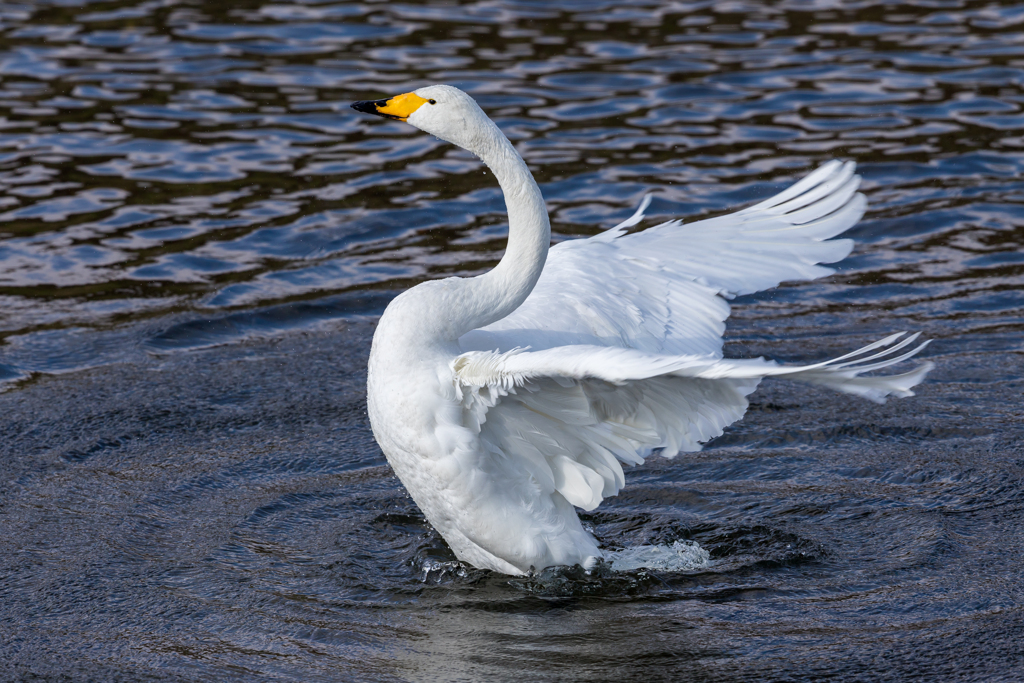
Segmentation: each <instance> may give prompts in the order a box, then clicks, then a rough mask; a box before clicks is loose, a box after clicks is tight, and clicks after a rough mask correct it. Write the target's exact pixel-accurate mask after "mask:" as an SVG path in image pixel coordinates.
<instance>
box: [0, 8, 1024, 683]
mask: <svg viewBox="0 0 1024 683" xmlns="http://www.w3.org/2000/svg"><path fill="white" fill-rule="evenodd" d="M0 81H2V82H0V188H2V194H0V390H2V393H0V415H2V418H0V679H3V680H46V681H49V680H123V681H139V680H155V681H163V680H190V681H191V680H208V681H227V680H239V681H241V680H254V679H263V680H283V681H506V680H509V681H574V680H579V681H643V682H649V681H687V680H694V681H719V680H720V681H735V680H742V681H757V680H772V681H784V680H825V679H834V680H842V681H848V680H898V681H907V680H928V681H934V680H942V681H960V680H963V681H974V680H977V681H994V680H1020V678H1021V677H1022V676H1024V673H1022V672H1024V654H1022V652H1024V650H1022V648H1021V643H1022V642H1024V582H1022V580H1021V579H1022V561H1021V557H1022V552H1024V428H1022V426H1021V421H1022V420H1021V418H1022V414H1024V410H1022V405H1024V404H1022V399H1021V392H1022V390H1024V380H1022V379H1021V376H1022V370H1024V343H1022V332H1024V322H1022V319H1021V310H1022V307H1024V251H1022V250H1021V242H1022V240H1024V181H1022V180H1021V176H1022V171H1024V137H1022V134H1024V8H1022V7H1021V6H1019V5H1014V4H1010V3H1006V4H999V3H992V2H966V1H963V2H959V1H956V0H926V1H922V2H918V3H904V4H899V3H894V2H871V1H864V2H841V3H840V2H826V1H819V2H814V1H807V2H799V1H795V0H794V1H792V2H772V3H753V2H750V3H748V2H739V1H738V2H717V3H713V2H644V1H642V0H638V1H635V2H628V3H627V2H617V3H611V2H601V1H597V0H595V1H583V0H570V1H567V2H559V3H552V2H540V1H539V0H537V1H532V2H527V1H523V2H501V1H498V0H495V1H485V0H481V1H479V2H467V3H462V4H455V3H439V2H431V3H424V4H416V3H413V2H408V3H398V2H391V3H384V2H362V3H336V2H332V0H310V1H308V2H285V1H281V2H277V3H275V2H270V1H264V0H237V1H235V2H230V3H212V2H206V3H203V2H199V1H198V0H146V1H143V2H140V1H137V0H115V1H113V2H92V3H90V2H69V1H65V0H36V1H34V2H24V3H19V2H4V3H2V4H0ZM436 82H441V83H450V84H453V85H457V86H459V87H461V88H463V89H465V90H467V91H469V92H470V93H471V94H473V96H474V97H476V98H477V100H478V101H479V102H480V104H481V106H483V108H484V109H485V110H486V111H487V112H488V114H489V115H490V116H492V117H493V118H494V119H495V120H496V121H497V122H498V124H499V125H500V126H501V128H502V129H503V130H504V131H505V132H506V133H507V134H508V135H509V137H510V138H511V139H512V140H513V141H514V142H515V144H516V146H517V147H518V149H519V150H520V152H521V153H522V155H523V156H524V158H525V159H526V161H527V162H528V164H529V165H530V167H531V168H532V170H533V171H534V173H535V174H536V176H537V179H538V181H539V182H540V185H541V188H542V190H543V192H544V195H545V197H546V199H547V202H548V206H549V209H550V212H551V216H552V226H553V230H554V232H555V239H556V240H566V239H573V238H576V237H581V236H587V235H592V234H595V233H597V232H598V231H600V230H602V229H604V228H607V227H609V226H611V225H613V224H615V223H616V222H617V221H619V220H621V219H623V218H625V217H626V216H628V215H630V214H631V213H632V211H633V209H634V207H635V206H636V205H637V204H638V202H639V201H640V199H641V197H642V196H643V195H644V193H646V192H649V191H651V192H654V193H655V196H654V200H653V203H652V205H651V210H650V212H649V222H648V224H653V223H654V222H657V221H659V220H663V219H665V218H668V217H673V218H675V217H678V218H684V219H687V220H693V219H697V218H700V217H702V216H708V215H717V214H719V213H722V212H724V211H726V210H727V209H729V208H732V207H739V206H742V205H744V204H745V203H749V202H752V201H754V200H755V199H762V198H766V197H767V196H769V195H770V194H772V193H773V192H775V191H777V190H779V189H780V188H782V187H783V186H785V185H786V184H787V183H789V182H791V181H792V180H793V179H794V178H797V177H799V176H801V175H803V174H805V173H807V172H808V171H809V170H811V169H813V168H814V167H816V166H817V165H819V164H821V163H823V162H824V161H826V160H829V159H833V158H841V159H853V160H855V161H857V162H858V164H859V170H860V173H861V174H862V175H863V177H864V185H863V190H864V192H865V193H866V194H867V196H868V199H869V202H870V208H869V211H868V213H867V215H866V217H865V218H864V220H863V221H862V222H861V223H860V224H859V225H857V226H856V227H855V228H853V229H852V230H851V231H850V232H849V233H848V236H850V237H852V238H854V239H855V240H856V241H857V245H858V246H857V249H856V250H855V251H854V253H853V255H852V256H851V257H849V258H848V259H846V260H845V261H843V262H842V263H840V264H838V267H839V272H838V273H837V274H836V275H834V276H832V277H829V278H826V279H824V280H821V281H817V282H814V283H799V284H787V285H784V286H782V287H780V288H778V289H776V290H773V291H771V292H767V293H763V294H760V295H757V296H753V297H745V298H743V299H741V300H738V301H737V305H736V306H735V307H734V313H733V317H732V318H731V319H730V327H729V331H728V333H727V344H726V351H727V355H731V356H754V355H767V356H770V357H773V358H776V359H779V360H783V361H795V360H821V359H824V358H826V357H830V356H834V355H839V354H841V353H843V352H845V351H848V350H850V349H852V348H855V347H857V346H858V345H861V344H863V343H867V342H868V341H871V340H873V339H875V338H878V337H880V336H883V335H884V334H886V333H889V332H894V331H899V330H920V331H922V332H924V334H925V335H926V336H927V337H930V338H932V339H934V340H935V341H934V342H933V344H932V345H931V346H930V347H929V348H928V350H927V351H926V352H925V356H926V357H927V358H929V359H930V360H932V361H934V362H935V363H936V365H937V367H936V369H935V371H934V372H933V373H932V374H931V376H930V377H929V379H928V380H927V381H926V382H925V384H923V385H922V386H921V387H920V388H919V391H918V396H917V397H915V398H912V399H905V400H897V401H891V402H890V403H888V404H887V405H885V406H876V405H874V404H870V403H867V402H865V401H858V400H856V399H852V398H850V397H845V396H840V395H837V394H834V393H830V392H827V391H824V390H816V389H809V388H807V387H805V386H799V385H792V384H786V383H775V384H766V385H764V386H763V388H762V389H761V390H759V391H758V393H757V394H755V395H754V396H753V397H752V404H751V409H750V412H749V413H748V415H747V417H746V418H745V419H744V420H743V421H742V422H740V423H738V424H736V425H735V426H734V427H732V428H730V429H729V430H728V431H727V432H726V434H725V435H723V436H722V437H721V438H719V439H717V440H715V441H713V442H712V443H711V444H709V446H708V447H707V449H706V450H705V451H704V452H703V453H701V454H697V455H693V456H685V457H680V458H677V459H675V460H671V461H670V460H664V459H659V458H652V459H650V460H649V461H648V463H647V464H646V465H644V466H642V467H639V468H636V469H633V470H631V471H630V472H628V474H627V486H626V488H625V489H624V491H623V492H622V493H621V494H620V495H619V496H617V497H615V498H613V499H610V500H608V501H606V503H605V504H604V505H602V507H601V508H599V509H598V510H597V511H596V512H594V513H591V514H587V515H585V520H586V523H587V524H589V525H590V526H591V527H592V528H593V529H594V531H595V533H596V534H597V535H598V537H599V538H600V539H601V540H602V542H603V543H604V544H605V546H606V547H608V548H609V549H621V548H635V547H637V546H644V545H662V546H665V547H670V546H671V545H672V544H674V543H678V544H680V545H678V546H677V547H688V548H689V547H696V546H699V547H700V548H702V549H704V550H706V551H707V553H708V554H709V556H710V560H709V561H708V562H704V563H695V564H694V565H693V566H692V567H690V568H689V569H685V570H682V571H674V570H664V569H654V570H634V571H628V572H612V571H610V570H608V569H607V568H605V569H603V570H600V571H598V572H596V573H593V574H585V573H583V572H582V571H580V570H570V569H565V570H552V571H548V572H545V573H544V574H542V575H539V576H532V577H529V578H515V579H513V578H510V577H505V576H500V575H496V574H492V573H488V572H483V571H478V570H475V569H472V568H468V567H465V566H462V565H460V564H458V563H457V562H454V561H453V556H452V554H451V552H450V551H449V550H448V549H447V548H446V546H445V544H444V542H443V541H442V540H441V539H440V537H439V536H438V535H437V534H436V533H434V532H433V531H432V530H431V529H430V527H429V526H428V525H427V524H426V522H425V520H424V519H423V517H422V516H421V515H420V513H419V512H418V510H417V509H416V507H415V505H414V504H413V502H412V501H411V499H410V498H409V497H408V496H407V495H406V494H405V492H404V490H403V489H402V487H401V485H400V483H399V482H398V480H397V479H396V478H395V477H394V476H393V475H392V474H391V471H390V470H389V469H388V467H387V465H386V462H385V461H384V458H383V456H382V454H381V452H380V450H379V449H378V448H377V446H376V444H375V443H374V441H373V437H372V435H371V433H370V430H369V426H368V423H367V419H366V414H365V405H364V401H365V390H364V382H365V370H364V368H365V360H366V356H367V353H368V350H369V343H370V339H371V336H372V333H373V324H374V320H375V318H376V316H377V315H379V314H380V312H381V311H382V310H383V308H384V306H386V305H387V302H388V301H389V300H390V299H391V298H392V297H393V296H394V295H395V294H396V293H397V292H399V291H401V290H403V289H404V288H407V287H409V286H411V285H413V284H415V283H417V282H420V281H423V280H425V279H430V278H437V277H444V276H448V275H451V274H457V275H469V274H475V273H479V272H482V271H483V270H485V269H487V268H489V267H490V266H492V265H493V264H494V263H495V262H496V261H497V259H498V258H499V257H500V254H501V251H502V248H503V240H504V235H505V232H506V225H505V222H504V221H505V217H504V214H503V202H502V198H501V195H500V193H499V191H498V189H497V187H496V184H495V182H494V179H493V177H492V176H491V175H490V174H489V173H488V172H486V171H485V170H484V168H483V167H482V165H481V164H480V162H478V161H477V160H476V159H474V158H473V157H471V156H470V155H468V154H467V153H465V152H463V151H461V150H458V149H454V148H452V147H450V146H448V145H446V144H444V143H441V142H439V141H437V140H436V139H433V138H431V137H430V136H427V135H425V134H422V133H420V132H418V131H416V130H414V129H413V128H411V127H409V126H407V125H405V124H402V123H399V122H394V121H387V120H382V119H376V118H373V117H369V116H365V115H361V114H358V113H356V112H354V111H352V110H350V109H349V108H348V105H349V104H350V103H351V102H352V101H354V100H364V99H373V98H378V97H382V96H385V95H392V94H397V93H401V92H405V91H408V90H410V89H414V88H416V87H418V86H421V85H426V84H429V83H436ZM692 544H696V546H693V545H692Z"/></svg>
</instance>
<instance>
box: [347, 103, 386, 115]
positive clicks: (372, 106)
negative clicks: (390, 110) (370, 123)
mask: <svg viewBox="0 0 1024 683" xmlns="http://www.w3.org/2000/svg"><path fill="white" fill-rule="evenodd" d="M385 102H387V100H377V101H373V100H368V101H364V102H353V103H352V108H353V109H355V110H356V111H361V112H363V113H364V114H376V115H377V116H380V114H379V113H378V111H377V107H378V106H380V107H383V106H384V103H385Z"/></svg>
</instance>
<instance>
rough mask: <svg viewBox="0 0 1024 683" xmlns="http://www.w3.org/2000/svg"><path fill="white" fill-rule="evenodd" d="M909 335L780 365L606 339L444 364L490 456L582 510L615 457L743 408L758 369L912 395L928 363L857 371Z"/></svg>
mask: <svg viewBox="0 0 1024 683" xmlns="http://www.w3.org/2000/svg"><path fill="white" fill-rule="evenodd" d="M917 336H918V335H910V336H905V335H903V334H896V335H892V336H890V337H887V338H885V339H882V340H880V341H878V342H875V343H874V344H870V345H868V346H866V347H864V348H862V349H859V350H858V351H855V352H853V353H851V354H847V355H846V356H842V357H840V358H836V359H833V360H830V361H826V362H823V363H816V364H813V365H805V366H795V367H787V366H783V365H779V364H777V363H775V362H773V361H766V360H763V359H750V360H723V359H721V358H718V357H716V356H714V355H667V354H652V353H648V352H644V351H639V350H636V349H628V348H621V347H606V346H587V345H576V346H562V347H554V348H550V349H543V350H538V351H524V350H519V349H513V350H511V351H507V352H496V351H470V352H467V353H463V354H461V355H460V356H458V357H457V358H456V359H455V360H454V361H453V362H452V371H453V373H454V377H455V383H456V389H457V392H456V393H457V395H458V398H459V399H460V400H461V402H462V407H463V418H464V424H465V425H466V426H467V427H469V428H470V429H473V430H474V431H476V432H477V433H478V434H479V438H480V442H481V444H482V446H483V447H484V449H485V450H486V451H487V452H489V453H490V454H491V456H492V457H495V458H502V459H504V460H505V461H506V462H507V463H509V464H514V465H515V466H517V467H519V468H521V469H522V471H523V472H524V474H528V475H529V476H530V477H532V478H533V479H534V480H535V481H536V482H537V485H538V486H539V487H540V489H541V490H542V491H543V492H544V493H547V494H551V493H553V492H556V491H557V492H558V493H560V494H561V495H562V496H564V497H565V498H566V500H568V501H569V502H570V503H572V504H573V505H576V506H577V507H580V508H583V509H585V510H592V509H594V508H595V507H597V506H598V505H599V504H600V502H601V501H602V500H603V499H604V498H605V497H607V496H612V495H615V494H616V493H618V491H619V489H620V488H621V487H622V486H623V485H624V483H625V478H624V474H623V470H622V463H630V464H640V463H642V462H643V461H644V458H645V457H646V456H648V455H650V454H651V453H652V452H653V451H654V450H655V449H661V453H662V455H666V456H669V457H672V456H674V455H676V454H678V453H680V452H691V451H697V450H700V448H701V445H702V444H703V443H704V442H706V441H708V440H709V439H712V438H714V437H716V436H719V435H720V434H721V433H722V431H723V430H724V429H725V427H726V426H727V425H729V424H730V423H732V422H734V421H736V420H738V419H739V418H740V417H742V416H743V413H744V412H745V411H746V408H747V398H746V397H747V396H748V395H749V394H750V393H751V392H753V391H754V389H756V388H757V385H758V383H759V382H760V380H761V379H762V378H764V377H770V376H776V377H786V378H789V379H796V380H800V381H805V382H810V383H813V384H820V385H824V386H828V387H831V388H833V389H837V390H839V391H843V392H846V393H851V394H855V395H859V396H863V397H865V398H868V399H871V400H874V401H879V402H881V401H884V400H885V397H886V396H889V395H897V396H912V395H913V392H912V391H911V387H913V386H914V385H916V384H917V383H919V382H920V381H921V380H922V379H923V378H924V376H925V374H926V373H927V372H928V371H929V370H930V369H931V364H930V363H923V364H921V365H919V366H918V367H917V368H915V369H914V370H912V371H910V372H906V373H902V374H897V375H886V376H864V373H865V372H869V371H873V370H878V369H881V368H885V367H888V366H890V365H893V364H895V363H898V362H900V361H903V360H906V359H907V358H909V357H911V356H913V355H914V354H916V353H917V352H919V351H920V350H921V349H922V348H924V346H925V345H926V344H927V342H925V343H924V344H920V345H918V346H916V347H913V348H910V349H909V350H907V349H908V347H911V345H913V343H914V342H915V341H916V340H917Z"/></svg>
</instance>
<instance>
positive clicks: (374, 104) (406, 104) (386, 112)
mask: <svg viewBox="0 0 1024 683" xmlns="http://www.w3.org/2000/svg"><path fill="white" fill-rule="evenodd" d="M426 103H427V100H425V99H423V98H422V97H420V96H419V95H417V94H416V93H414V92H407V93H405V94H404V95H395V96H394V97H392V98H391V99H389V100H368V101H366V102H356V103H354V104H353V105H352V108H353V109H355V110H356V111H361V112H364V113H367V114H376V115H377V116H383V117H384V118H386V119H397V120H398V121H405V120H406V119H407V118H409V117H410V116H411V115H412V113H413V112H414V111H416V110H417V109H419V108H420V107H421V106H423V105H424V104H426Z"/></svg>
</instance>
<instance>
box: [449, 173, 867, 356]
mask: <svg viewBox="0 0 1024 683" xmlns="http://www.w3.org/2000/svg"><path fill="white" fill-rule="evenodd" d="M854 169H855V166H854V164H853V163H845V164H844V163H840V162H838V161H833V162H829V163H827V164H825V165H823V166H822V167H820V168H819V169H817V170H816V171H815V172H813V173H811V174H810V175H809V176H808V177H807V178H804V179H803V180H802V181H800V182H798V183H796V184H795V185H793V186H792V187H790V188H789V189H787V190H785V191H783V192H781V193H780V194H778V195H776V196H775V197H773V198H771V199H769V200H767V201H765V202H761V203H760V204H756V205H755V206H752V207H749V208H747V209H744V210H742V211H739V212H736V213H733V214H729V215H726V216H719V217H717V218H711V219H707V220H702V221H697V222H695V223H692V224H689V225H684V224H683V223H682V222H680V221H675V220H673V221H668V222H666V223H662V224H661V225H658V226H655V227H652V228H649V229H647V230H644V231H642V232H638V233H633V234H628V235H627V234H625V233H626V229H627V228H629V227H632V226H633V225H636V224H637V223H639V222H640V220H641V219H642V218H643V212H644V210H645V209H646V207H647V205H648V204H649V203H650V197H649V196H647V197H645V198H644V201H643V202H642V203H641V206H640V208H639V209H638V210H637V212H636V213H634V214H633V216H631V217H630V218H629V219H627V220H626V221H624V222H623V223H621V224H620V225H618V226H616V227H615V228H612V229H611V230H608V231H606V232H604V233H601V234H600V235H597V236H595V237H591V238H589V239H581V240H571V241H568V242H562V243H561V244H558V245H556V246H555V247H553V248H552V249H551V252H550V254H549V256H548V261H547V264H546V265H545V267H544V271H543V273H542V274H541V277H540V280H539V281H538V283H537V286H536V287H535V288H534V290H533V292H532V293H531V294H530V296H529V297H528V298H527V300H526V301H525V302H524V303H523V305H522V306H520V307H519V308H518V309H517V310H516V311H515V312H514V313H512V314H511V315H509V316H508V317H506V318H504V319H502V320H499V321H498V322H496V323H493V324H491V325H488V326H487V327H484V328H481V329H479V330H474V331H472V332H470V333H468V334H466V335H465V336H463V337H462V338H461V339H460V340H459V343H460V346H461V347H462V349H463V350H464V351H469V350H494V349H498V350H502V351H508V350H511V349H512V348H515V347H517V346H525V345H529V346H530V347H531V348H534V349H541V348H553V347H557V346H567V345H575V344H586V345H593V346H615V347H620V348H632V349H638V350H642V351H647V352H651V353H670V354H712V355H718V356H719V357H720V356H721V350H722V333H723V332H724V331H725V324H724V321H725V319H726V318H727V317H728V316H729V304H728V303H727V301H726V299H728V298H731V297H734V296H736V295H739V294H749V293H752V292H756V291H760V290H762V289H767V288H769V287H774V286H775V285H777V284H779V283H780V282H783V281H786V280H804V279H813V278H817V277H821V276H823V275H828V274H830V273H831V272H832V270H831V269H829V268H826V267H823V266H821V265H818V264H820V263H833V262H835V261H839V260H841V259H843V258H845V257H846V256H847V255H848V254H849V253H850V250H851V249H852V247H853V243H852V242H851V241H850V240H831V239H829V238H831V237H834V236H835V235H838V234H839V233H841V232H843V231H845V230H847V229H848V228H850V227H851V226H853V225H854V224H855V223H856V222H857V221H858V220H859V219H860V217H861V216H862V215H863V213H864V208H865V206H866V200H865V199H864V196H863V195H861V194H859V193H858V192H857V188H858V187H859V183H860V177H859V176H857V175H856V174H855V173H854Z"/></svg>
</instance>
